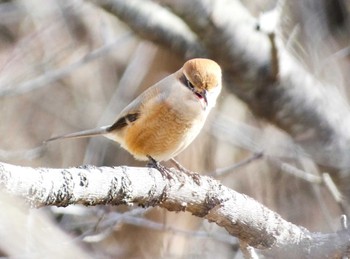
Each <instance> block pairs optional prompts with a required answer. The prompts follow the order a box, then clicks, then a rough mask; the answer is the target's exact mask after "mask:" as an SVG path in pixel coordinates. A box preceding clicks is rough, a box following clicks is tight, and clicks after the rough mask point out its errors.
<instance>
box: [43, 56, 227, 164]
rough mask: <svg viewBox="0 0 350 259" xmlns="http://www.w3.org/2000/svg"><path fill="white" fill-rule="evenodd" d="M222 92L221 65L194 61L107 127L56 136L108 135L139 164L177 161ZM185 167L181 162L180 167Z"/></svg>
mask: <svg viewBox="0 0 350 259" xmlns="http://www.w3.org/2000/svg"><path fill="white" fill-rule="evenodd" d="M221 88H222V72H221V68H220V66H219V65H218V64H217V63H216V62H215V61H213V60H211V59H205V58H195V59H190V60H188V61H186V62H185V63H184V65H183V66H182V67H181V68H180V69H179V70H178V71H176V72H175V73H173V74H170V75H169V76H167V77H165V78H164V79H162V80H161V81H159V82H158V83H156V84H154V85H152V86H150V87H149V88H148V89H146V90H145V91H144V92H143V93H141V94H140V95H139V96H138V97H136V98H135V99H134V100H133V101H132V102H131V103H130V104H129V105H127V106H126V107H125V108H124V109H123V110H122V111H121V112H120V114H119V115H118V116H117V118H116V120H115V122H114V123H113V124H111V125H108V126H103V127H100V128H95V129H90V130H84V131H79V132H74V133H69V134H65V135H60V136H56V137H52V138H50V139H47V140H45V141H44V143H45V144H47V143H48V142H51V141H54V140H59V139H71V138H85V137H94V136H99V135H102V136H105V137H107V138H109V139H111V140H113V141H115V142H118V143H119V144H120V145H121V147H122V148H124V149H125V150H127V151H128V152H129V153H130V154H132V155H133V156H134V158H135V159H136V160H141V161H149V164H150V165H153V166H154V167H156V168H157V169H160V171H164V168H163V167H161V166H160V162H162V161H167V160H172V161H173V162H174V163H177V162H176V160H175V159H174V157H176V156H177V155H178V154H179V153H181V152H182V151H183V150H184V149H185V148H186V147H187V146H188V145H189V144H190V143H191V142H192V141H193V140H194V139H195V137H196V136H197V135H198V134H199V133H200V131H201V129H202V128H203V125H204V123H205V121H206V119H207V117H208V114H209V112H210V110H211V109H212V108H213V107H214V106H215V104H216V100H217V97H218V96H219V94H220V92H221ZM176 165H177V166H178V167H181V165H180V164H179V163H177V164H176Z"/></svg>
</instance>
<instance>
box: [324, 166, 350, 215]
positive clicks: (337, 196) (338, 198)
mask: <svg viewBox="0 0 350 259" xmlns="http://www.w3.org/2000/svg"><path fill="white" fill-rule="evenodd" d="M322 180H323V184H324V186H325V187H326V188H327V190H328V191H329V193H330V194H331V195H332V197H333V198H334V200H335V202H336V203H337V204H338V206H339V208H340V209H341V211H342V213H343V214H344V215H348V213H347V210H346V208H347V205H346V204H344V199H343V197H342V194H341V192H340V191H339V190H338V187H337V186H336V185H335V183H334V181H333V179H332V177H331V176H330V175H329V173H323V174H322Z"/></svg>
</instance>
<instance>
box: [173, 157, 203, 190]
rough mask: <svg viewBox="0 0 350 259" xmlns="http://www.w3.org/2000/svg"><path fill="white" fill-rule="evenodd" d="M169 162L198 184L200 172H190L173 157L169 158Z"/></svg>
mask: <svg viewBox="0 0 350 259" xmlns="http://www.w3.org/2000/svg"><path fill="white" fill-rule="evenodd" d="M170 160H171V162H173V164H174V165H175V166H176V167H177V168H178V169H179V170H180V171H181V172H183V173H184V174H186V175H187V176H189V177H191V178H192V180H193V181H194V182H195V183H196V184H197V185H200V178H201V177H200V174H198V173H196V172H192V171H190V170H188V169H187V168H185V167H184V166H183V165H181V164H180V163H179V162H177V161H176V160H175V159H174V158H171V159H170Z"/></svg>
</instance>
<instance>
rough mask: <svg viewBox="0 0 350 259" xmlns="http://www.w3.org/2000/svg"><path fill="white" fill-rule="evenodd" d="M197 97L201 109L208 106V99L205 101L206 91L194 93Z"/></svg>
mask: <svg viewBox="0 0 350 259" xmlns="http://www.w3.org/2000/svg"><path fill="white" fill-rule="evenodd" d="M194 93H195V94H196V95H197V97H198V98H199V100H200V101H201V103H202V105H203V109H205V108H206V107H207V106H208V99H207V90H205V89H204V90H203V91H201V92H197V91H195V92H194Z"/></svg>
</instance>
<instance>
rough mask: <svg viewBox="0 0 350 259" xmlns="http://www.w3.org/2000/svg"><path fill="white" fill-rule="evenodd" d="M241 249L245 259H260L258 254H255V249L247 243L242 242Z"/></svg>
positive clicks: (240, 243)
mask: <svg viewBox="0 0 350 259" xmlns="http://www.w3.org/2000/svg"><path fill="white" fill-rule="evenodd" d="M239 248H240V249H241V251H242V254H243V257H244V259H259V256H258V254H257V253H256V252H255V249H254V248H253V247H251V246H249V245H248V244H247V243H246V242H244V241H240V242H239Z"/></svg>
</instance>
